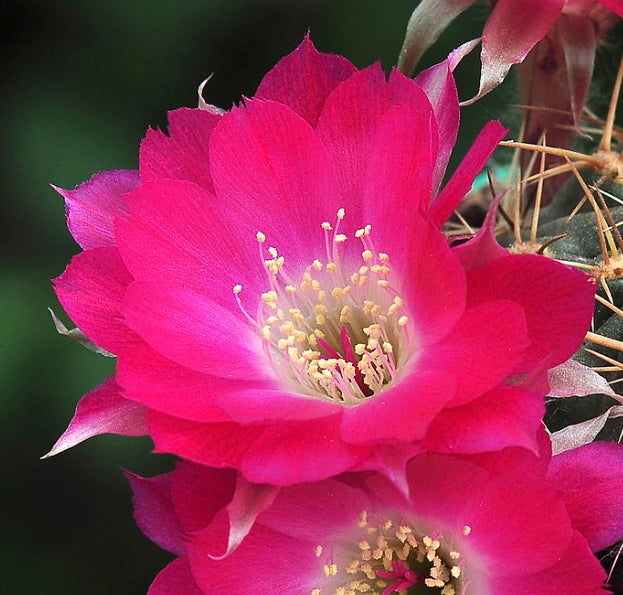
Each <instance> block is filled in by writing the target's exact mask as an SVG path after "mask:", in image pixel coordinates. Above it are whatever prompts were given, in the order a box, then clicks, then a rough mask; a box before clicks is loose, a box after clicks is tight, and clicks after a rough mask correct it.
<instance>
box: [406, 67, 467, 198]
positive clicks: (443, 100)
mask: <svg viewBox="0 0 623 595" xmlns="http://www.w3.org/2000/svg"><path fill="white" fill-rule="evenodd" d="M415 82H416V83H417V84H418V85H419V86H420V87H421V88H422V90H423V91H424V92H425V93H426V96H427V97H428V100H429V101H430V102H431V105H432V108H433V110H434V112H435V120H436V122H437V128H438V132H439V152H438V154H437V161H436V163H435V170H434V173H433V191H434V192H437V190H439V186H440V184H441V181H442V180H443V176H444V174H445V173H446V167H447V165H448V161H449V160H450V155H451V154H452V150H453V149H454V143H455V142H456V137H457V135H458V132H459V119H460V109H459V96H458V92H457V89H456V83H455V81H454V77H453V76H452V70H451V64H450V63H449V60H444V61H443V62H440V63H439V64H435V65H434V66H431V67H430V68H428V69H427V70H424V71H422V72H420V74H418V75H417V77H416V78H415Z"/></svg>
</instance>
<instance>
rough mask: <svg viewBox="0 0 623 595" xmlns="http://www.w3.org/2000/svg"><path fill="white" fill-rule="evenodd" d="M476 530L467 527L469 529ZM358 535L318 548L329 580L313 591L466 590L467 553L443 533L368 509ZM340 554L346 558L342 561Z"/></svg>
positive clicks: (318, 594) (453, 593) (345, 594)
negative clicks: (329, 548) (370, 514)
mask: <svg viewBox="0 0 623 595" xmlns="http://www.w3.org/2000/svg"><path fill="white" fill-rule="evenodd" d="M470 531H471V529H470V527H467V526H466V527H464V529H463V535H465V536H466V535H469V533H470ZM354 537H355V539H354V540H351V539H349V540H348V542H346V543H345V544H336V545H335V546H334V547H333V548H332V551H330V552H325V548H324V547H323V546H322V545H319V546H318V547H317V548H316V556H317V557H319V558H322V557H325V558H326V563H325V564H324V567H323V570H324V576H325V580H324V583H323V584H322V586H320V587H317V588H315V589H313V590H312V591H311V595H325V594H327V595H328V594H329V593H330V594H332V595H357V594H358V593H370V594H376V595H390V594H391V593H402V594H408V595H416V594H420V593H421V594H431V595H432V594H433V593H438V594H439V595H459V594H460V593H463V591H464V587H465V586H466V585H465V584H464V581H463V574H462V566H463V560H462V559H461V554H460V553H459V552H457V551H455V550H453V549H451V548H449V547H448V545H447V543H444V540H443V537H442V536H431V535H429V534H425V533H421V532H418V530H417V529H416V528H415V527H413V526H411V524H410V523H409V522H408V521H405V520H404V519H401V521H400V522H399V523H395V522H394V521H393V520H392V519H390V518H388V519H385V520H382V521H381V522H380V523H376V522H373V520H372V519H370V518H369V517H368V514H367V512H366V511H363V512H362V513H361V519H360V521H359V523H358V527H357V532H356V533H355V534H354ZM354 542H356V543H357V546H356V548H355V547H353V543H354ZM353 552H356V553H354V554H353ZM338 559H340V560H343V562H342V563H337V562H336V560H338Z"/></svg>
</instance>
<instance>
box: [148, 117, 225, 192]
mask: <svg viewBox="0 0 623 595" xmlns="http://www.w3.org/2000/svg"><path fill="white" fill-rule="evenodd" d="M220 120H221V118H220V116H217V115H215V114H212V113H210V112H208V111H206V110H199V109H189V108H181V109H177V110H174V111H171V112H169V129H168V132H169V136H166V135H165V134H164V133H163V132H162V131H160V130H152V129H149V130H148V131H147V135H146V136H145V138H144V140H143V142H142V143H141V151H140V172H141V180H142V181H143V182H148V181H150V180H158V179H161V178H174V179H176V180H188V181H189V182H194V183H195V184H198V185H199V186H202V187H203V188H205V189H206V190H208V191H209V192H213V185H212V177H211V175H210V168H209V165H208V162H207V161H206V158H205V156H206V155H207V153H208V150H209V143H210V136H211V134H212V131H213V130H214V127H215V126H216V125H217V124H218V122H219V121H220Z"/></svg>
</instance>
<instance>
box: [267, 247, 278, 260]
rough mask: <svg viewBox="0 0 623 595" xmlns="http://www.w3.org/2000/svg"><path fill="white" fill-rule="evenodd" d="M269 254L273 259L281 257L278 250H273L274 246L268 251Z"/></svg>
mask: <svg viewBox="0 0 623 595" xmlns="http://www.w3.org/2000/svg"><path fill="white" fill-rule="evenodd" d="M268 253H269V254H270V255H271V256H272V257H273V258H277V256H279V253H278V252H277V248H273V246H271V247H270V248H269V249H268Z"/></svg>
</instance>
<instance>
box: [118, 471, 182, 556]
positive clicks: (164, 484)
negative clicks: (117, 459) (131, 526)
mask: <svg viewBox="0 0 623 595" xmlns="http://www.w3.org/2000/svg"><path fill="white" fill-rule="evenodd" d="M173 475H174V474H173V473H165V474H163V475H157V476H156V477H152V478H143V477H140V476H139V475H135V474H134V473H130V472H129V471H126V472H125V476H126V477H127V479H128V481H129V482H130V485H131V486H132V492H133V493H134V498H133V500H134V518H135V519H136V524H137V525H138V526H139V527H140V529H141V531H142V532H143V533H145V535H147V536H148V537H149V539H151V540H152V541H153V542H154V543H157V544H158V545H159V546H160V547H161V548H162V549H165V550H167V551H169V552H172V553H174V554H176V555H178V556H181V555H183V554H185V553H186V548H185V546H184V541H185V540H184V537H185V536H184V528H183V526H182V524H181V522H180V521H179V519H178V518H177V516H176V514H175V510H174V509H173V507H172V505H171V480H172V477H173Z"/></svg>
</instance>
